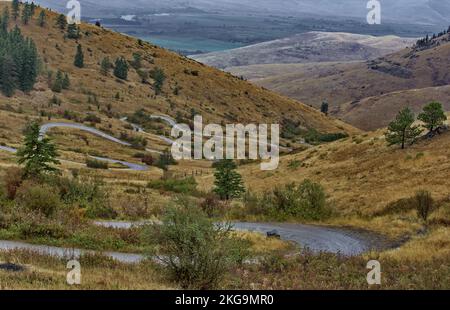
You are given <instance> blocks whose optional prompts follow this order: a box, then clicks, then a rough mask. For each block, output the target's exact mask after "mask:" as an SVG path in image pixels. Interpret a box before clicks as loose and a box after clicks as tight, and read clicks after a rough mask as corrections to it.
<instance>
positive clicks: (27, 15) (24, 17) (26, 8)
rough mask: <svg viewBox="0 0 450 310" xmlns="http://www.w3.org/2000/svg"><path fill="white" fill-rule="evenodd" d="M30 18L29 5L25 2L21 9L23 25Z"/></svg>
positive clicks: (26, 23)
mask: <svg viewBox="0 0 450 310" xmlns="http://www.w3.org/2000/svg"><path fill="white" fill-rule="evenodd" d="M30 19H31V5H30V4H28V3H25V5H24V7H23V9H22V23H23V24H24V25H28V22H29V21H30Z"/></svg>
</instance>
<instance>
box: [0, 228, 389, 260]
mask: <svg viewBox="0 0 450 310" xmlns="http://www.w3.org/2000/svg"><path fill="white" fill-rule="evenodd" d="M146 223H149V222H121V221H98V222H94V224H95V225H99V226H103V227H111V228H116V229H119V228H120V229H129V228H131V227H137V226H141V225H144V224H146ZM233 226H234V229H235V230H242V231H256V232H261V233H266V232H268V231H272V230H276V231H277V232H278V234H279V235H280V236H281V238H282V239H284V240H289V241H293V242H296V243H297V244H298V245H300V246H301V247H303V248H308V249H310V250H312V251H313V252H330V253H339V254H342V255H345V256H354V255H358V254H361V253H364V252H367V251H369V250H370V249H380V248H382V247H385V245H386V243H385V242H384V241H383V240H382V239H381V238H380V236H376V235H374V234H370V233H367V232H365V233H362V232H358V231H353V230H349V229H341V228H330V227H320V226H313V225H302V224H284V223H280V224H271V223H239V222H236V223H233ZM17 249H19V250H29V251H32V252H36V253H40V254H44V255H50V256H54V257H58V258H63V259H72V258H79V257H80V256H81V255H83V254H88V253H100V254H103V255H105V256H107V257H110V258H113V259H115V260H117V261H119V262H123V263H130V264H135V263H139V262H141V261H143V260H145V259H146V257H145V256H144V255H141V254H133V253H120V252H96V251H91V250H82V249H75V248H63V247H54V246H46V245H35V244H30V243H26V242H20V241H5V240H0V250H3V251H8V250H17ZM153 260H155V261H156V262H158V259H157V258H153Z"/></svg>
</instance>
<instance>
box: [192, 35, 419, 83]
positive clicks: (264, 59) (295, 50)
mask: <svg viewBox="0 0 450 310" xmlns="http://www.w3.org/2000/svg"><path fill="white" fill-rule="evenodd" d="M415 41H416V40H415V39H410V38H400V37H396V36H383V37H374V36H368V35H358V34H351V33H337V32H336V33H334V32H307V33H302V34H298V35H295V36H293V37H289V38H284V39H279V40H273V41H269V42H263V43H259V44H255V45H250V46H246V47H242V48H237V49H232V50H227V51H221V52H214V53H208V54H202V55H194V56H191V58H193V59H195V60H197V61H199V62H201V63H204V64H207V65H210V66H213V67H216V68H221V69H226V68H229V67H239V66H248V65H255V64H293V63H311V62H328V61H354V60H368V59H373V58H377V57H380V56H382V55H386V54H389V53H392V52H395V51H398V50H400V49H403V48H405V47H407V46H410V45H412V44H413V42H415ZM238 71H239V68H234V71H233V73H235V74H239V72H238ZM244 76H245V74H244Z"/></svg>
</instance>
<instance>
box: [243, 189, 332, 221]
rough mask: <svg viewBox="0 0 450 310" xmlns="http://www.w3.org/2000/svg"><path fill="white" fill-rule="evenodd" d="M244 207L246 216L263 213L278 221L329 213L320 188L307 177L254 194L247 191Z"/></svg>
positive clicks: (329, 210) (317, 218)
mask: <svg viewBox="0 0 450 310" xmlns="http://www.w3.org/2000/svg"><path fill="white" fill-rule="evenodd" d="M244 207H245V210H246V213H247V214H249V215H263V216H266V217H270V218H275V219H278V220H283V219H287V218H296V219H302V220H314V221H319V220H324V219H326V218H328V217H329V216H331V209H330V208H329V207H328V205H327V202H326V196H325V192H324V189H323V187H322V186H321V185H320V184H318V183H314V182H312V181H310V180H304V181H303V182H302V183H301V184H295V183H291V184H288V185H285V186H284V187H277V188H275V189H274V190H272V191H270V192H266V193H264V194H263V195H262V196H258V195H255V194H252V193H250V192H248V193H247V194H246V195H245V196H244Z"/></svg>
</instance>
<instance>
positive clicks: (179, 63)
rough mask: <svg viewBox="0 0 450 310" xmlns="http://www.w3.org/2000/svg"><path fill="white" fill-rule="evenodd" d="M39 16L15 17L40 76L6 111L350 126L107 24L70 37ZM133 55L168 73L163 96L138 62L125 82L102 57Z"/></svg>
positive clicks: (113, 121)
mask: <svg viewBox="0 0 450 310" xmlns="http://www.w3.org/2000/svg"><path fill="white" fill-rule="evenodd" d="M6 5H10V4H6V3H1V4H0V10H3V8H4V7H5V6H6ZM38 14H39V9H37V10H36V13H35V15H34V17H33V19H32V20H31V21H30V22H29V24H28V25H22V23H21V22H20V21H19V20H18V21H17V22H15V21H12V20H11V21H10V28H12V27H14V25H15V24H18V26H19V28H20V29H21V31H22V33H23V34H24V35H25V36H27V37H30V38H32V39H33V40H34V42H35V43H36V45H37V49H38V52H39V55H40V57H41V60H42V72H41V73H42V74H41V76H40V77H39V81H38V83H37V84H36V85H35V87H34V90H33V91H31V92H30V93H29V94H23V93H20V92H16V94H15V95H14V96H13V97H12V98H7V97H4V96H2V95H0V106H1V107H2V110H7V111H9V112H13V111H16V112H19V111H20V113H17V114H18V115H17V117H18V118H21V115H28V116H37V115H53V117H54V118H58V116H60V115H61V114H62V111H65V110H69V111H73V112H75V113H78V114H80V116H81V117H83V116H86V115H87V114H88V113H90V114H95V115H97V116H99V117H100V118H102V119H107V120H106V122H108V123H109V124H108V126H110V127H111V130H112V131H115V130H116V129H117V127H121V126H122V125H121V124H120V123H119V122H118V118H119V117H121V116H124V115H127V114H132V113H133V112H135V111H136V110H138V109H145V110H146V111H147V112H148V113H151V112H153V113H160V114H168V115H171V116H173V117H175V116H177V115H179V116H180V117H181V118H184V119H185V120H186V121H189V120H191V119H192V118H191V116H192V115H193V114H196V113H201V114H202V115H203V117H204V118H205V119H206V121H214V122H217V123H221V122H222V121H223V122H225V123H233V122H244V123H247V122H267V123H273V122H277V121H280V120H282V119H284V118H289V119H292V120H297V121H300V122H301V124H302V125H304V126H305V127H311V128H316V129H317V130H319V131H322V132H337V131H342V129H339V128H338V127H340V128H344V127H345V129H346V130H349V131H351V130H352V128H351V127H349V126H346V125H345V124H343V123H341V122H339V121H337V120H333V119H330V118H327V117H325V116H323V115H322V114H320V113H317V112H316V111H315V110H313V109H311V108H309V107H307V106H305V105H303V104H302V103H299V102H297V101H294V100H291V99H287V98H284V97H282V96H279V95H277V94H275V93H272V92H269V91H267V90H264V89H261V88H259V87H255V86H254V85H252V84H250V83H247V82H245V81H241V80H240V79H237V78H235V77H232V76H231V75H229V74H225V73H222V72H220V71H219V70H216V69H213V68H209V67H206V66H203V65H201V64H198V63H196V62H195V61H192V60H189V59H187V58H184V57H182V56H179V55H177V54H175V53H172V52H169V51H167V50H164V49H161V48H158V47H156V46H154V45H152V44H150V43H145V42H141V41H138V40H137V39H135V38H132V37H128V36H124V35H121V34H119V33H114V32H112V31H109V30H106V29H103V28H101V27H97V26H94V25H88V24H82V25H81V26H80V29H81V38H80V39H77V40H74V39H69V38H67V37H65V33H66V32H65V31H64V30H60V29H59V28H58V27H57V26H56V25H55V20H56V17H57V14H55V13H52V12H47V22H46V25H45V26H44V27H39V26H38V25H37V21H36V19H37V16H38ZM78 44H81V45H82V47H83V51H84V58H85V59H84V63H85V66H84V68H82V69H80V68H77V67H75V66H74V65H73V62H74V56H75V52H76V47H77V45H78ZM133 53H139V54H140V55H141V58H142V68H141V71H143V72H150V71H151V70H153V69H155V68H161V69H162V70H163V71H164V74H165V76H166V80H165V82H164V85H163V87H162V93H161V94H159V95H156V94H155V91H154V89H153V86H152V84H153V80H152V79H151V78H148V81H147V82H146V83H142V79H141V78H140V77H139V76H138V74H137V70H135V69H133V68H131V70H130V72H129V74H128V79H127V80H120V79H117V78H115V77H114V76H113V75H112V72H111V71H110V72H109V73H108V74H107V75H106V76H104V75H102V74H101V73H100V63H101V61H102V59H103V58H104V57H109V59H110V61H111V62H114V60H115V59H116V58H117V57H120V56H123V57H124V58H125V59H127V60H128V61H130V62H131V61H132V59H133ZM57 70H62V71H63V72H65V73H68V74H69V77H70V81H71V86H70V88H69V89H68V90H63V91H62V93H60V94H56V96H57V98H58V99H59V100H60V101H61V102H60V103H59V104H58V105H54V104H53V105H52V104H49V101H50V100H51V99H52V98H53V95H54V93H53V92H52V91H51V89H50V87H49V86H50V85H49V83H48V81H47V80H48V77H47V75H48V72H49V71H53V74H55V73H56V71H57ZM15 127H16V128H8V130H11V131H15V130H20V128H19V126H15ZM10 134H13V133H12V132H11V133H9V134H8V135H10Z"/></svg>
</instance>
